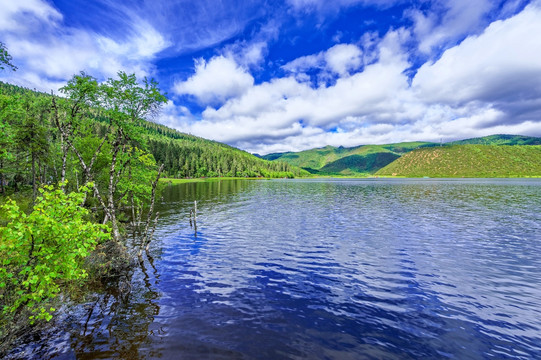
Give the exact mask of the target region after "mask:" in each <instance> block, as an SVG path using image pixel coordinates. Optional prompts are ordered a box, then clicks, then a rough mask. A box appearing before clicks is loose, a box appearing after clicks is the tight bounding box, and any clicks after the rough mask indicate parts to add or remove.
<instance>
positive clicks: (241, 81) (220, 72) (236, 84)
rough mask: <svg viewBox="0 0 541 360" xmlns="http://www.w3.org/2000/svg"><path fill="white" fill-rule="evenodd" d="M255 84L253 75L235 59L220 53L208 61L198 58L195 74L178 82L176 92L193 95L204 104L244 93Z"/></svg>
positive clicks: (221, 100)
mask: <svg viewBox="0 0 541 360" xmlns="http://www.w3.org/2000/svg"><path fill="white" fill-rule="evenodd" d="M253 84H254V78H253V77H252V75H250V74H249V73H248V72H247V71H246V70H245V69H242V68H241V67H239V66H238V65H237V63H236V62H235V61H234V60H233V59H230V58H226V57H224V56H221V55H220V56H215V57H213V58H212V59H210V60H209V61H208V62H207V61H205V60H204V59H199V60H196V65H195V74H194V75H193V76H192V77H190V78H189V79H187V80H186V81H180V82H176V83H175V85H174V92H175V93H176V94H178V95H185V94H187V95H193V96H195V97H196V98H197V99H198V100H199V101H200V102H201V103H202V104H215V103H221V102H224V101H225V100H227V99H229V98H231V97H236V96H240V95H242V94H243V93H245V92H246V91H247V90H248V89H249V88H250V87H252V86H253Z"/></svg>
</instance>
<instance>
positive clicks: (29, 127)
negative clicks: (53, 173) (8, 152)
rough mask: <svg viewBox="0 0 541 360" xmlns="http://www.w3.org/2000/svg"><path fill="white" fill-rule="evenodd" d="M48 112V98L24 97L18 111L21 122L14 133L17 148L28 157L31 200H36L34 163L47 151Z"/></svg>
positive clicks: (42, 157) (36, 183)
mask: <svg viewBox="0 0 541 360" xmlns="http://www.w3.org/2000/svg"><path fill="white" fill-rule="evenodd" d="M49 110H50V101H49V99H48V98H45V97H37V96H33V95H26V96H24V97H23V100H22V103H21V109H20V113H21V116H22V122H21V123H20V124H19V126H18V127H17V129H16V133H15V142H16V146H17V148H18V149H20V150H22V151H24V152H27V153H28V154H29V155H30V161H31V176H32V189H33V191H32V198H33V199H35V198H36V196H37V189H38V182H37V179H36V173H37V170H36V163H37V161H39V160H42V159H44V158H45V156H46V155H47V153H48V149H49V142H48V139H47V127H46V124H47V118H48V115H49Z"/></svg>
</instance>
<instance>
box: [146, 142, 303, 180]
mask: <svg viewBox="0 0 541 360" xmlns="http://www.w3.org/2000/svg"><path fill="white" fill-rule="evenodd" d="M149 146H150V152H151V153H152V154H153V155H154V157H155V158H156V161H157V162H159V163H163V164H164V165H165V171H166V173H167V175H168V176H169V177H174V178H187V177H188V178H190V177H218V176H227V177H231V176H233V177H236V176H238V177H258V176H262V177H293V176H294V175H295V173H294V172H293V170H292V167H291V166H290V165H288V164H286V163H284V162H280V163H271V162H263V161H262V160H260V159H258V158H256V157H255V156H253V155H250V154H248V153H242V152H240V151H239V150H236V149H232V148H230V149H228V148H224V147H221V146H219V145H215V144H212V143H208V142H206V141H162V140H150V141H149ZM296 175H299V172H298V171H297V172H296Z"/></svg>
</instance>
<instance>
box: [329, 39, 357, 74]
mask: <svg viewBox="0 0 541 360" xmlns="http://www.w3.org/2000/svg"><path fill="white" fill-rule="evenodd" d="M325 61H326V62H327V65H328V66H329V68H330V69H331V70H332V71H334V72H335V73H337V74H339V75H342V76H345V75H347V74H348V73H349V72H350V71H352V70H356V69H358V68H359V67H360V66H361V64H362V51H361V50H360V49H359V48H358V47H357V46H355V45H350V44H339V45H335V46H333V47H332V48H330V49H329V50H327V52H326V53H325Z"/></svg>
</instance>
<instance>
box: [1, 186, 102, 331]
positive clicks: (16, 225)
mask: <svg viewBox="0 0 541 360" xmlns="http://www.w3.org/2000/svg"><path fill="white" fill-rule="evenodd" d="M90 186H91V184H87V185H86V186H84V187H82V188H81V189H80V190H81V191H80V192H72V193H70V194H65V193H64V192H63V191H62V190H60V189H54V188H53V187H52V186H44V187H43V188H41V189H39V192H40V195H39V196H38V197H37V198H36V205H35V207H34V210H33V211H32V212H31V213H30V214H29V215H25V214H24V213H22V212H21V211H20V210H19V207H18V206H17V204H16V203H15V202H14V201H12V200H9V201H8V202H7V203H6V204H5V205H4V206H2V208H1V210H2V211H5V212H6V213H7V214H8V218H9V219H10V222H9V223H8V224H7V225H6V226H5V227H0V257H1V258H2V259H4V260H3V262H2V265H3V266H2V267H1V268H0V288H1V289H2V290H1V291H2V292H1V293H0V294H1V298H2V305H3V312H4V313H15V312H19V311H21V310H22V309H23V308H25V307H26V308H28V309H29V310H30V312H31V314H32V315H31V316H30V320H31V322H33V321H35V320H37V319H45V320H47V321H48V320H50V319H51V317H52V316H51V314H50V313H51V312H52V311H54V309H52V308H50V307H46V305H45V304H46V302H47V300H49V299H51V298H54V297H55V296H56V295H57V294H58V293H59V291H60V286H59V285H60V284H61V283H63V282H66V281H77V280H81V279H84V278H85V277H86V276H87V274H86V272H85V271H84V269H83V268H82V261H83V259H84V258H85V257H86V256H88V254H89V253H90V251H92V249H93V248H94V247H95V246H96V244H98V243H100V242H103V241H105V240H107V239H109V238H110V234H109V229H108V227H106V226H105V225H100V224H94V223H91V222H89V221H87V220H86V218H87V215H88V210H87V209H85V208H83V207H82V206H81V204H82V202H83V201H84V197H85V192H87V191H88V190H89V188H90Z"/></svg>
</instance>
